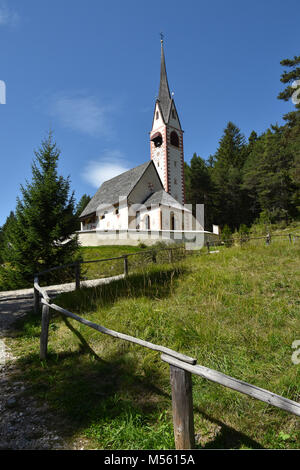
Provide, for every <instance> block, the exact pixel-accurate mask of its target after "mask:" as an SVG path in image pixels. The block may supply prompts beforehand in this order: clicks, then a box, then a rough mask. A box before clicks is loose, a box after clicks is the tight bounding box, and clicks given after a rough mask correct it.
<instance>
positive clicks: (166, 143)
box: [150, 39, 185, 204]
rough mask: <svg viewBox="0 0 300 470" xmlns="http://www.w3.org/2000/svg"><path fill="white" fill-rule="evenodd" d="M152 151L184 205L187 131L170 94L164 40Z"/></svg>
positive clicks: (166, 185)
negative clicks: (184, 150) (184, 135)
mask: <svg viewBox="0 0 300 470" xmlns="http://www.w3.org/2000/svg"><path fill="white" fill-rule="evenodd" d="M150 152H151V160H153V162H154V164H155V166H156V169H157V171H158V174H159V176H160V179H161V181H162V183H163V186H164V189H165V191H166V192H168V193H169V194H171V196H173V197H174V198H175V199H176V200H177V201H178V202H180V203H181V204H184V202H185V188H184V156H183V130H182V129H181V125H180V121H179V117H178V114H177V110H176V106H175V102H174V99H173V94H172V96H171V94H170V89H169V84H168V79H167V71H166V62H165V55H164V45H163V39H161V64H160V84H159V94H158V98H157V100H156V102H155V107H154V116H153V121H152V130H151V132H150Z"/></svg>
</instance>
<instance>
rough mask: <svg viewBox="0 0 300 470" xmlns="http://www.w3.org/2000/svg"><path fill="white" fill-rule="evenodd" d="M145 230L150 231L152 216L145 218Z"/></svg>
mask: <svg viewBox="0 0 300 470" xmlns="http://www.w3.org/2000/svg"><path fill="white" fill-rule="evenodd" d="M145 229H146V230H150V216H149V215H146V216H145Z"/></svg>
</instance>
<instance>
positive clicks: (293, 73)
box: [278, 56, 300, 126]
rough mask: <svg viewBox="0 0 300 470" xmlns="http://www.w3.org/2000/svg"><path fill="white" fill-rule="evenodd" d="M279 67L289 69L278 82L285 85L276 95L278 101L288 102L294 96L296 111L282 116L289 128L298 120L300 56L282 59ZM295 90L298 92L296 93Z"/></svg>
mask: <svg viewBox="0 0 300 470" xmlns="http://www.w3.org/2000/svg"><path fill="white" fill-rule="evenodd" d="M280 64H281V65H283V66H286V67H289V69H290V70H289V71H284V72H283V74H282V75H281V79H280V81H281V82H282V83H284V84H287V86H286V87H285V89H284V90H283V91H281V92H280V93H279V95H278V98H279V99H280V100H284V101H288V100H290V99H292V98H293V96H294V95H295V94H296V95H297V96H296V101H298V103H295V106H296V111H292V112H290V113H287V114H285V115H284V116H283V118H284V119H285V120H286V121H288V123H289V125H290V126H293V125H295V124H296V122H297V121H298V120H299V119H300V56H295V57H294V59H284V60H282V61H281V62H280ZM297 89H298V90H299V91H297Z"/></svg>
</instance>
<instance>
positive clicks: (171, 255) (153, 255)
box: [34, 246, 199, 313]
mask: <svg viewBox="0 0 300 470" xmlns="http://www.w3.org/2000/svg"><path fill="white" fill-rule="evenodd" d="M197 252H198V253H199V250H197ZM159 253H165V254H166V258H165V260H164V261H167V262H169V263H172V262H174V261H178V260H179V259H183V258H185V257H186V256H187V254H188V253H189V254H192V253H190V250H186V249H185V248H184V247H182V246H179V247H174V248H170V247H168V248H160V249H156V248H153V249H152V250H144V251H139V252H137V253H128V254H126V255H121V256H116V257H114V258H103V259H102V258H101V259H94V260H89V261H83V260H78V261H75V262H74V263H68V264H63V265H61V266H55V267H53V268H49V269H45V270H43V271H40V272H39V273H37V274H35V276H34V312H35V313H38V312H39V310H40V292H39V290H38V289H37V288H36V287H35V285H36V284H37V285H38V284H39V279H40V277H41V276H43V275H44V274H47V273H51V272H54V271H57V270H61V269H66V268H71V269H72V270H73V273H74V274H73V276H74V280H75V289H76V290H77V289H80V287H81V280H82V276H81V265H83V264H90V263H104V262H107V261H117V260H123V275H124V276H125V277H126V276H128V274H129V263H128V260H129V258H130V257H136V256H143V257H145V256H148V260H147V262H148V263H149V262H150V263H157V261H158V259H157V258H158V254H159ZM141 264H142V263H140V265H141Z"/></svg>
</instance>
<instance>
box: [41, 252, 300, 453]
mask: <svg viewBox="0 0 300 470" xmlns="http://www.w3.org/2000/svg"><path fill="white" fill-rule="evenodd" d="M128 256H130V255H125V256H123V257H119V258H122V259H124V274H125V275H127V274H128ZM126 260H127V262H126ZM97 261H103V260H97ZM90 262H93V261H90ZM95 262H96V261H95ZM74 266H78V264H74ZM53 269H58V268H53ZM76 269H78V267H77V268H76ZM40 274H41V273H40ZM76 279H77V281H76V285H77V287H79V284H80V281H78V279H79V276H78V275H77V277H76ZM34 289H35V292H37V294H38V296H40V295H41V297H42V306H43V307H42V330H41V337H40V358H41V359H42V360H45V359H46V358H47V346H48V331H49V322H50V310H51V309H52V310H54V311H56V312H58V313H60V314H62V315H64V316H66V317H69V318H72V319H73V320H76V321H77V322H79V323H82V324H83V325H86V326H87V327H89V328H93V329H94V330H96V331H98V332H100V333H103V334H106V335H109V336H112V337H114V338H117V339H120V340H125V341H129V342H131V343H135V344H137V345H139V346H142V347H145V348H148V349H152V350H154V351H157V352H160V353H161V360H162V361H164V362H166V363H168V364H169V366H170V383H171V389H172V411H173V427H174V437H175V445H176V449H193V448H194V447H195V433H194V413H193V393H192V376H191V374H196V375H198V376H200V377H203V378H205V379H207V380H210V381H212V382H215V383H218V384H220V385H223V386H224V387H228V388H231V389H233V390H236V391H238V392H240V393H244V394H246V395H249V396H250V397H252V398H255V399H257V400H260V401H263V402H265V403H268V404H269V405H273V406H275V407H277V408H280V409H282V410H285V411H287V412H289V413H292V414H294V415H297V416H300V403H297V402H295V401H292V400H289V399H287V398H284V397H282V396H280V395H276V394H275V393H272V392H270V391H268V390H265V389H262V388H259V387H256V386H255V385H251V384H249V383H247V382H243V381H241V380H238V379H236V378H233V377H230V376H228V375H225V374H223V373H221V372H218V371H215V370H213V369H209V368H207V367H204V366H200V365H197V360H196V359H195V358H192V357H189V356H186V355H184V354H181V353H179V352H177V351H173V350H172V349H169V348H166V347H164V346H161V345H157V344H153V343H150V342H148V341H144V340H142V339H139V338H135V337H133V336H129V335H126V334H124V333H120V332H117V331H114V330H110V329H108V328H106V327H104V326H101V325H98V324H96V323H92V322H91V321H89V320H87V319H85V318H82V317H80V316H78V315H76V314H75V313H72V312H69V311H68V310H66V309H64V308H62V307H60V306H58V305H56V304H55V303H52V301H51V300H50V298H49V295H48V293H47V290H46V289H45V288H42V287H41V286H40V285H39V279H38V276H36V277H35V280H34Z"/></svg>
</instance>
